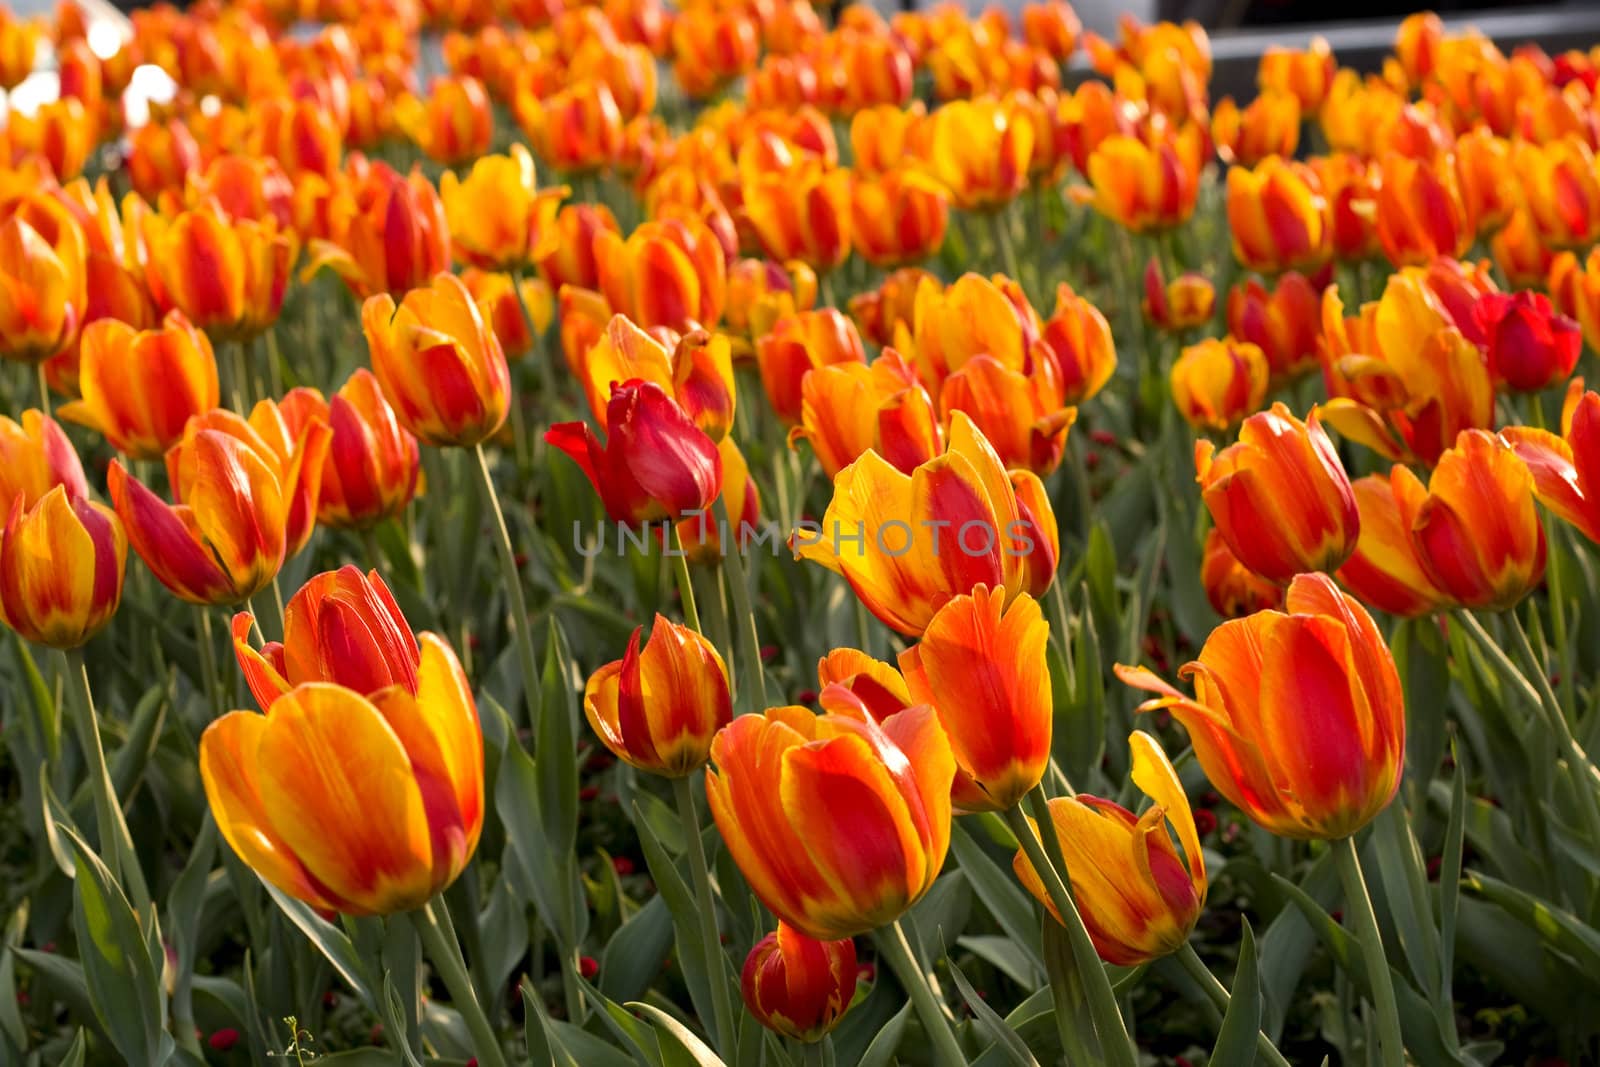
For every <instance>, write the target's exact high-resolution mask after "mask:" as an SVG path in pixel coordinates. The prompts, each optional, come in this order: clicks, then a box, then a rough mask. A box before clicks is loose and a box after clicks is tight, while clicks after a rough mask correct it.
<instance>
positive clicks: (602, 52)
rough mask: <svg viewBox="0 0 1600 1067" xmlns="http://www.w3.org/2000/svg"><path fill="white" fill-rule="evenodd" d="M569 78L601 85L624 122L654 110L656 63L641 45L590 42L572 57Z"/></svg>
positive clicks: (594, 40) (595, 40) (592, 40)
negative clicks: (607, 91)
mask: <svg viewBox="0 0 1600 1067" xmlns="http://www.w3.org/2000/svg"><path fill="white" fill-rule="evenodd" d="M568 77H570V78H572V79H573V80H574V81H584V80H592V81H594V82H596V83H598V84H602V85H604V86H605V87H606V88H607V89H609V90H610V91H611V95H612V98H613V99H615V101H616V104H617V111H618V112H619V113H620V114H621V115H622V118H623V120H624V121H626V120H629V119H634V118H637V117H639V116H640V115H648V114H649V113H650V112H652V111H654V110H655V106H656V88H657V86H656V82H657V75H656V61H655V57H654V56H652V55H651V54H650V50H649V49H648V48H646V47H644V46H643V45H639V44H620V43H619V44H604V43H602V42H601V41H600V40H598V39H591V40H589V41H588V42H587V43H585V44H584V45H583V46H582V47H581V48H579V49H578V54H577V55H575V56H573V58H572V64H571V66H570V67H568Z"/></svg>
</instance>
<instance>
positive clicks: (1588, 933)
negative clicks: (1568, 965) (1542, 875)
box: [1463, 871, 1600, 983]
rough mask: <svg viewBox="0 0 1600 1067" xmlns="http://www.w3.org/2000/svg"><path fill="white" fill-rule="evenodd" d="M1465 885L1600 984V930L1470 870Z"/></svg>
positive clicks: (1516, 889)
mask: <svg viewBox="0 0 1600 1067" xmlns="http://www.w3.org/2000/svg"><path fill="white" fill-rule="evenodd" d="M1463 884H1464V885H1465V887H1466V889H1467V891H1468V892H1470V893H1472V894H1474V895H1475V896H1479V897H1482V898H1483V899H1485V900H1488V901H1491V902H1492V903H1494V904H1498V905H1499V906H1500V907H1501V908H1502V909H1504V910H1505V911H1506V912H1507V913H1508V914H1510V915H1511V916H1512V917H1514V918H1516V919H1517V920H1518V921H1520V922H1521V923H1522V925H1524V926H1526V927H1527V928H1528V929H1529V930H1530V931H1532V932H1533V933H1534V934H1535V935H1537V937H1538V938H1539V940H1540V941H1542V942H1544V943H1545V944H1546V945H1549V946H1550V947H1551V948H1553V949H1555V950H1556V951H1558V952H1562V953H1565V954H1566V955H1567V956H1570V957H1571V958H1572V959H1573V960H1574V961H1575V962H1576V963H1577V964H1578V969H1579V970H1580V971H1582V972H1583V973H1584V974H1586V975H1590V976H1593V977H1594V979H1595V981H1596V982H1597V983H1600V931H1596V930H1595V929H1594V927H1592V926H1589V925H1588V924H1586V923H1584V922H1583V920H1581V919H1579V918H1578V917H1577V916H1575V915H1573V914H1572V913H1570V912H1567V911H1563V910H1561V909H1560V908H1557V907H1554V906H1553V905H1552V904H1551V903H1550V902H1549V901H1548V900H1543V899H1540V898H1539V897H1536V896H1534V895H1533V894H1531V893H1527V892H1524V891H1523V890H1521V889H1518V888H1516V887H1515V886H1513V885H1508V884H1507V883H1505V882H1502V881H1500V880H1499V879H1498V878H1491V877H1490V876H1489V875H1487V874H1482V873H1480V872H1478V871H1467V872H1466V873H1465V874H1464V875H1463Z"/></svg>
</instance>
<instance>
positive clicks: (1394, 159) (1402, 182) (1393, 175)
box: [1377, 152, 1475, 267]
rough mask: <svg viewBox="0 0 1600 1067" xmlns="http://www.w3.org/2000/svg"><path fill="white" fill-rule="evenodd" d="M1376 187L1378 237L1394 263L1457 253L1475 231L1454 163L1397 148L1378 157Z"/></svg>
mask: <svg viewBox="0 0 1600 1067" xmlns="http://www.w3.org/2000/svg"><path fill="white" fill-rule="evenodd" d="M1380 169H1381V170H1382V173H1383V179H1382V182H1381V183H1380V184H1379V186H1378V190H1377V192H1378V198H1377V205H1378V208H1377V210H1378V215H1377V218H1378V241H1379V243H1381V244H1382V245H1383V254H1384V255H1386V256H1388V257H1389V262H1391V263H1393V264H1394V265H1395V266H1397V267H1399V266H1404V265H1406V264H1408V263H1425V262H1427V261H1428V260H1430V259H1432V258H1433V257H1435V256H1460V255H1461V254H1462V253H1464V252H1465V251H1466V250H1467V247H1468V246H1469V245H1470V244H1471V243H1472V235H1473V233H1474V232H1475V224H1474V221H1473V219H1472V218H1471V217H1470V216H1468V214H1467V208H1466V204H1465V203H1464V202H1463V201H1462V199H1461V186H1460V183H1459V182H1458V181H1457V179H1456V172H1455V169H1454V167H1449V166H1447V167H1435V166H1434V165H1433V164H1432V163H1431V162H1430V161H1426V160H1416V159H1410V158H1408V157H1406V156H1402V155H1399V154H1398V153H1394V152H1391V153H1388V154H1387V155H1385V156H1384V157H1383V158H1382V161H1381V163H1380Z"/></svg>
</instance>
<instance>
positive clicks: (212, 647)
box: [194, 604, 265, 720]
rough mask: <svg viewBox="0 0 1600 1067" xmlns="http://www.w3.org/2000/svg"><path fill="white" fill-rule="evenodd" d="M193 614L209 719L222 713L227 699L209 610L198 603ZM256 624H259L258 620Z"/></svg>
mask: <svg viewBox="0 0 1600 1067" xmlns="http://www.w3.org/2000/svg"><path fill="white" fill-rule="evenodd" d="M194 614H195V618H196V620H197V623H196V625H195V645H196V646H197V647H198V648H199V650H200V673H201V674H202V675H203V676H204V677H203V678H202V681H203V683H204V685H205V690H206V696H207V698H208V699H209V700H210V701H211V714H210V716H208V720H209V719H211V718H215V717H216V716H218V715H220V714H222V712H223V710H224V708H223V705H224V704H226V703H227V699H226V698H225V697H224V696H223V686H222V675H221V674H220V673H218V671H217V645H216V642H215V641H213V640H212V638H211V611H210V609H209V608H208V607H207V606H206V605H204V604H198V605H196V606H195V609H194ZM256 625H257V626H258V627H259V626H260V623H259V621H258V622H257V624H256ZM264 636H265V634H263V637H264Z"/></svg>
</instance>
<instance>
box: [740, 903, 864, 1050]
mask: <svg viewBox="0 0 1600 1067" xmlns="http://www.w3.org/2000/svg"><path fill="white" fill-rule="evenodd" d="M739 992H740V994H741V995H742V996H743V997H744V1006H745V1008H746V1010H748V1011H749V1012H750V1014H751V1015H753V1016H754V1017H755V1018H756V1020H757V1021H758V1022H760V1023H761V1025H762V1026H765V1027H766V1028H767V1029H768V1030H771V1031H773V1032H774V1033H778V1034H782V1035H783V1036H784V1037H792V1038H794V1039H795V1040H796V1041H804V1042H813V1041H821V1040H822V1038H823V1036H824V1035H826V1034H827V1033H828V1032H829V1031H830V1030H832V1029H833V1028H834V1027H835V1026H837V1025H839V1020H840V1019H842V1018H843V1017H844V1013H845V1012H846V1011H849V1010H850V1002H851V999H852V998H853V997H854V996H855V992H856V943H855V941H853V940H852V939H850V938H848V937H846V938H841V939H839V940H837V941H818V940H815V939H814V938H810V937H807V936H806V935H805V934H802V933H801V932H800V931H799V930H796V929H795V928H794V927H792V926H789V925H788V924H787V923H784V922H782V921H780V922H779V923H778V928H777V930H775V931H773V932H772V933H770V934H768V935H767V936H766V937H763V938H762V939H761V940H760V941H757V942H756V946H755V948H753V949H751V950H750V955H748V956H746V957H745V961H744V971H743V972H742V973H741V975H740V977H739Z"/></svg>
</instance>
